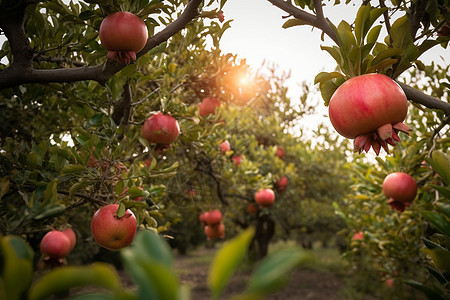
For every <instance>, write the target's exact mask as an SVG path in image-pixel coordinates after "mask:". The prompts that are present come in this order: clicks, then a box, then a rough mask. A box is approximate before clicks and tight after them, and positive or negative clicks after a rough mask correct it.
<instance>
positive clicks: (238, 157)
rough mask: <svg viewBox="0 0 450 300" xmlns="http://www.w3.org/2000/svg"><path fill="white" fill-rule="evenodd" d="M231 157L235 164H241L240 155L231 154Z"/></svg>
mask: <svg viewBox="0 0 450 300" xmlns="http://www.w3.org/2000/svg"><path fill="white" fill-rule="evenodd" d="M231 159H232V160H233V161H234V163H235V164H236V166H239V165H240V164H241V160H242V155H236V156H233V157H232V158H231Z"/></svg>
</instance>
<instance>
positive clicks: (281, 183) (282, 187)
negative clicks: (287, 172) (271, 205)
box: [277, 176, 289, 192]
mask: <svg viewBox="0 0 450 300" xmlns="http://www.w3.org/2000/svg"><path fill="white" fill-rule="evenodd" d="M288 183H289V181H288V179H287V177H286V176H283V177H281V178H280V179H278V181H277V188H278V191H280V192H284V191H285V190H286V187H287V185H288Z"/></svg>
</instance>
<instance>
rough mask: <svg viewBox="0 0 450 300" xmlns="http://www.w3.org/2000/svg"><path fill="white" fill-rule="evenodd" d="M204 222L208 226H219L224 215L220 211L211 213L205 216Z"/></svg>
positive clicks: (216, 210)
mask: <svg viewBox="0 0 450 300" xmlns="http://www.w3.org/2000/svg"><path fill="white" fill-rule="evenodd" d="M204 220H205V222H206V224H208V225H216V224H219V223H220V222H222V213H221V212H220V210H218V209H215V210H212V211H209V212H208V213H207V214H206V215H205V216H204Z"/></svg>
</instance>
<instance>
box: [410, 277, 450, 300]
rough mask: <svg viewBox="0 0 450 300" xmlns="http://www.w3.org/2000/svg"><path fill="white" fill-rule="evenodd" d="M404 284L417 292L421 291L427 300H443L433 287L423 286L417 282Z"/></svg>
mask: <svg viewBox="0 0 450 300" xmlns="http://www.w3.org/2000/svg"><path fill="white" fill-rule="evenodd" d="M404 282H405V283H406V284H409V285H410V286H412V287H413V288H415V289H416V290H418V291H421V292H422V293H424V294H425V295H426V296H427V297H428V299H430V300H431V299H432V300H445V298H444V295H443V294H442V292H441V291H439V290H438V289H436V288H435V287H429V286H426V285H424V284H423V283H420V282H418V281H415V280H405V281H404Z"/></svg>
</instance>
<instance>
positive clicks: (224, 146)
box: [220, 141, 231, 154]
mask: <svg viewBox="0 0 450 300" xmlns="http://www.w3.org/2000/svg"><path fill="white" fill-rule="evenodd" d="M230 150H231V145H230V142H229V141H223V142H222V143H220V151H221V152H222V153H223V154H225V153H226V152H227V151H230Z"/></svg>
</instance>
